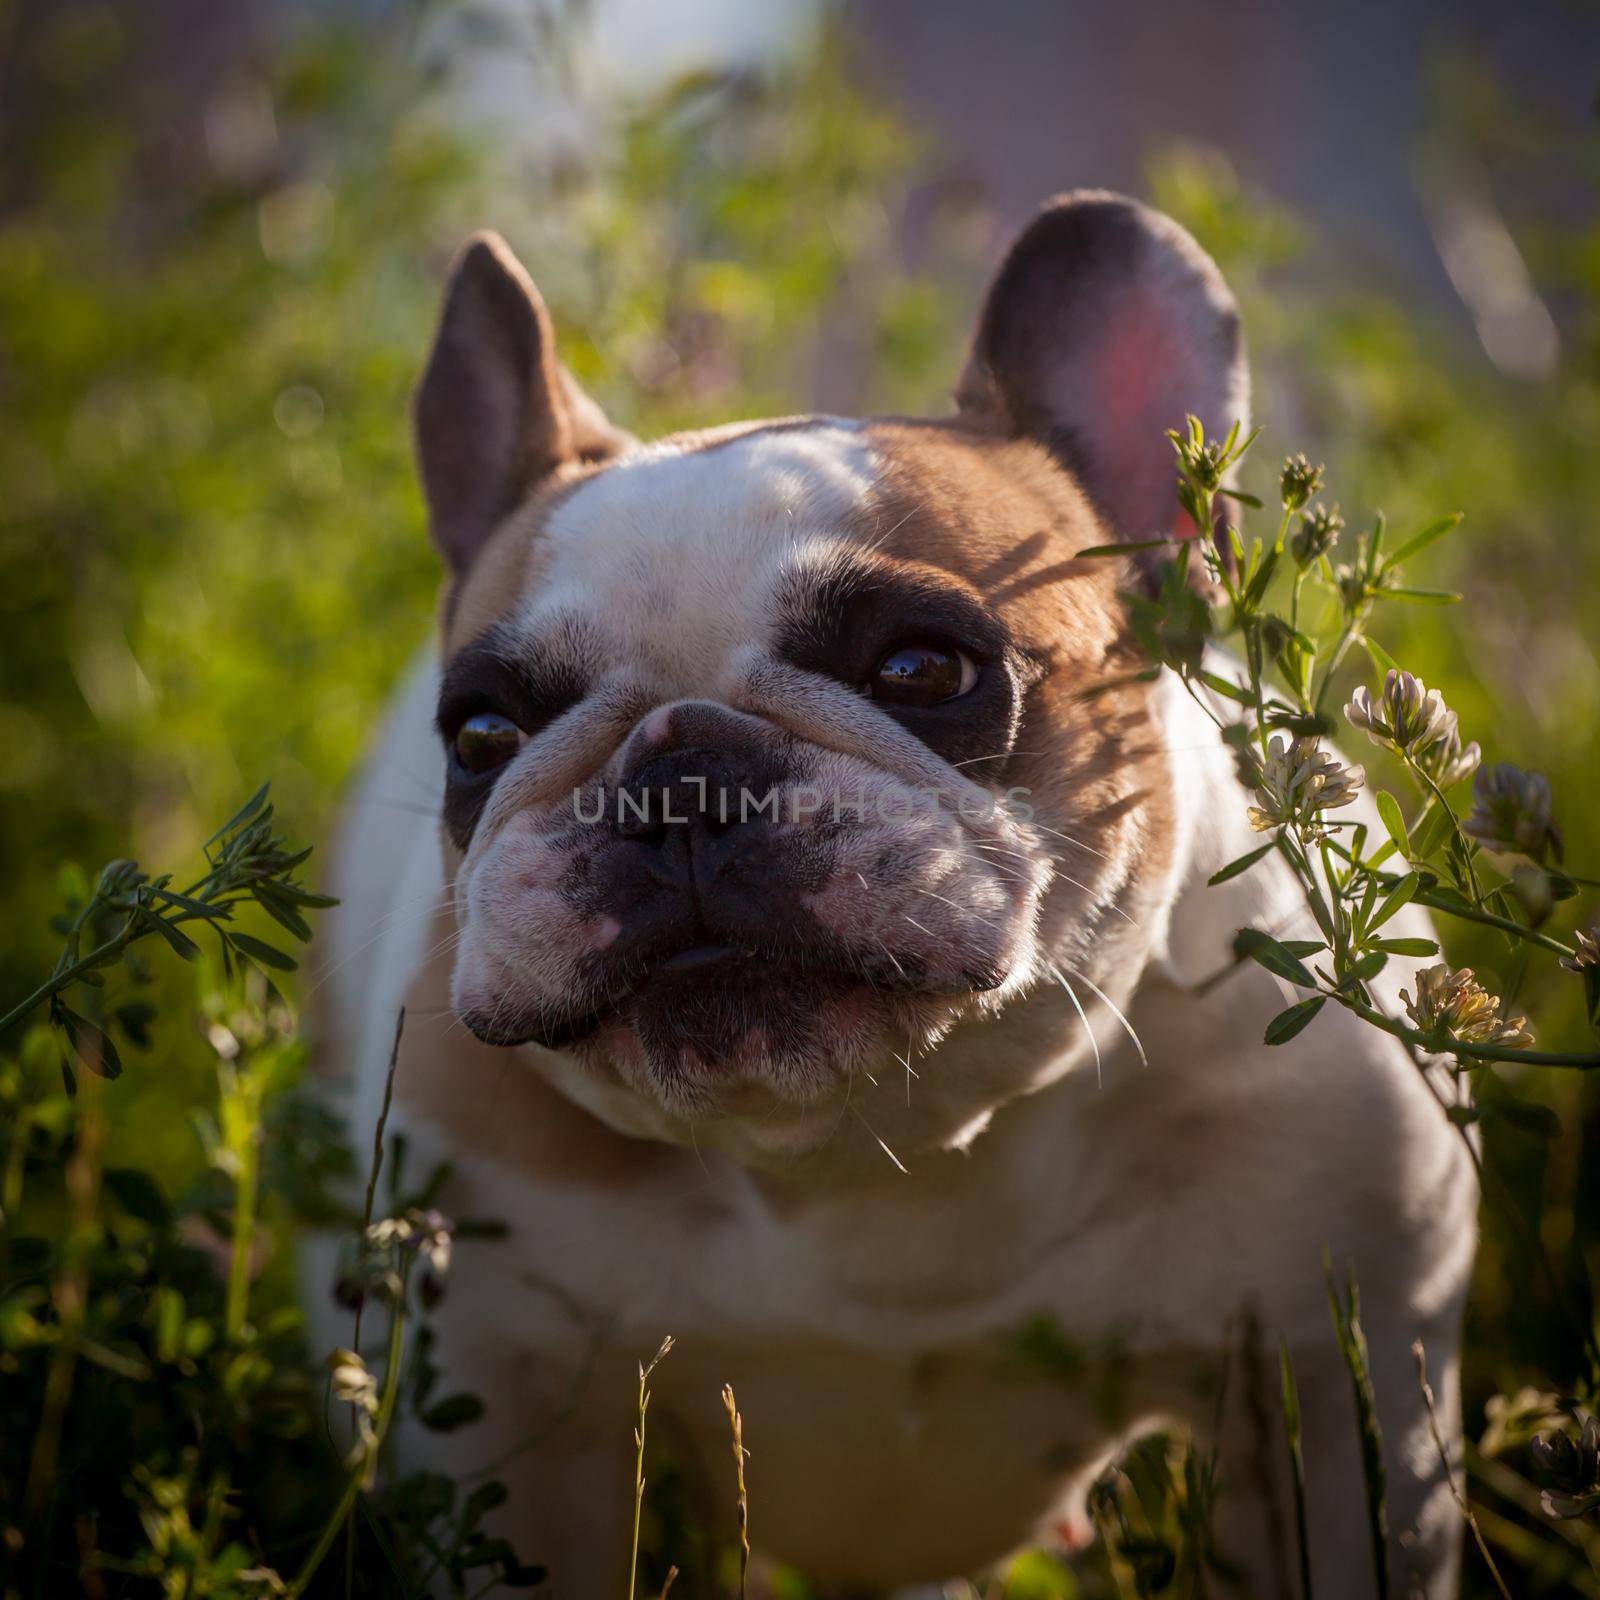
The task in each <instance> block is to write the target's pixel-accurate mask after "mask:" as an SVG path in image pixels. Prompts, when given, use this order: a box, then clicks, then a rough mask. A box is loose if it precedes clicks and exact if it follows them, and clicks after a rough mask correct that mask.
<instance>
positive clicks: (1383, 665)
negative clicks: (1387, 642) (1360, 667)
mask: <svg viewBox="0 0 1600 1600" xmlns="http://www.w3.org/2000/svg"><path fill="white" fill-rule="evenodd" d="M1361 642H1362V644H1363V645H1365V646H1366V650H1367V654H1368V655H1369V656H1371V657H1372V664H1373V666H1375V667H1376V668H1377V669H1378V671H1379V672H1383V673H1388V672H1398V671H1399V670H1400V663H1399V662H1398V661H1396V660H1395V658H1394V657H1393V656H1392V655H1390V654H1389V652H1388V651H1387V650H1385V649H1384V648H1383V646H1382V645H1381V644H1379V643H1378V641H1377V640H1376V639H1369V638H1368V637H1367V636H1366V635H1365V634H1362V636H1361Z"/></svg>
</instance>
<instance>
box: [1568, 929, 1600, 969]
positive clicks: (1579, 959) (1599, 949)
mask: <svg viewBox="0 0 1600 1600" xmlns="http://www.w3.org/2000/svg"><path fill="white" fill-rule="evenodd" d="M1572 937H1573V940H1574V941H1575V942H1576V944H1577V946H1578V948H1577V949H1576V950H1575V951H1573V953H1572V954H1571V955H1570V956H1562V958H1561V965H1562V966H1564V967H1565V968H1566V969H1567V971H1568V972H1588V971H1594V970H1600V926H1596V927H1595V928H1594V929H1593V930H1592V931H1590V932H1589V933H1585V932H1584V931H1583V930H1582V929H1581V928H1580V929H1579V930H1578V931H1577V932H1576V933H1575V934H1573V936H1572Z"/></svg>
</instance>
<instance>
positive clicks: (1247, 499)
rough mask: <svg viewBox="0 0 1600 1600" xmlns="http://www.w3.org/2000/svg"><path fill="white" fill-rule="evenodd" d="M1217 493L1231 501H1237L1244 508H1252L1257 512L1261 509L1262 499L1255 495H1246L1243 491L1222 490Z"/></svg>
mask: <svg viewBox="0 0 1600 1600" xmlns="http://www.w3.org/2000/svg"><path fill="white" fill-rule="evenodd" d="M1217 493H1218V494H1225V495H1226V496H1227V497H1228V498H1229V499H1230V500H1237V501H1238V502H1239V504H1240V505H1242V506H1250V507H1251V508H1252V509H1253V510H1256V511H1259V510H1260V509H1261V500H1260V497H1259V496H1257V495H1253V494H1246V493H1245V492H1244V490H1243V489H1227V488H1220V489H1218V490H1217Z"/></svg>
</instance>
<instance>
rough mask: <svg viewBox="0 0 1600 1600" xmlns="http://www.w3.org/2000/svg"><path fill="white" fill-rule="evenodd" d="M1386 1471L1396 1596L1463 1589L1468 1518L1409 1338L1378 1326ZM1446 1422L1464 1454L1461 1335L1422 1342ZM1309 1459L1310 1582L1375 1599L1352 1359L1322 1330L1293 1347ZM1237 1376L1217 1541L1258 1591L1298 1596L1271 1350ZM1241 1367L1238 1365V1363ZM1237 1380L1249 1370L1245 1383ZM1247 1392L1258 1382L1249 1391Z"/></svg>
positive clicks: (1377, 1381)
mask: <svg viewBox="0 0 1600 1600" xmlns="http://www.w3.org/2000/svg"><path fill="white" fill-rule="evenodd" d="M1369 1338H1370V1339H1371V1350H1370V1364H1371V1373H1372V1382H1373V1388H1374V1390H1375V1392H1376V1395H1377V1409H1378V1420H1379V1426H1380V1428H1381V1430H1382V1433H1383V1446H1384V1449H1383V1455H1384V1467H1385V1475H1386V1479H1387V1495H1386V1506H1387V1522H1388V1529H1389V1537H1388V1560H1389V1572H1390V1580H1391V1581H1390V1593H1391V1594H1395V1595H1406V1596H1426V1597H1428V1600H1443V1597H1444V1596H1447V1595H1454V1594H1455V1592H1456V1586H1457V1575H1458V1568H1459V1563H1460V1553H1461V1516H1460V1512H1459V1511H1458V1510H1457V1508H1456V1506H1455V1503H1454V1501H1453V1500H1452V1498H1451V1494H1450V1486H1449V1484H1448V1482H1447V1481H1446V1478H1445V1469H1444V1466H1443V1464H1442V1461H1441V1459H1440V1455H1439V1450H1438V1446H1437V1445H1436V1444H1435V1442H1434V1439H1433V1435H1432V1431H1431V1429H1430V1426H1429V1420H1428V1413H1427V1408H1426V1406H1425V1404H1424V1402H1423V1398H1422V1392H1421V1389H1420V1387H1419V1384H1418V1382H1417V1374H1416V1368H1415V1364H1414V1359H1413V1357H1412V1354H1411V1349H1410V1339H1409V1338H1405V1337H1398V1336H1391V1334H1390V1333H1389V1332H1388V1330H1384V1329H1382V1328H1381V1326H1375V1327H1373V1328H1371V1329H1369ZM1425 1342H1426V1346H1427V1349H1428V1352H1429V1380H1430V1382H1431V1384H1432V1386H1433V1389H1434V1391H1435V1406H1436V1409H1437V1414H1438V1422H1439V1427H1440V1431H1441V1433H1442V1434H1443V1437H1444V1439H1445V1442H1446V1444H1447V1445H1448V1447H1449V1449H1450V1451H1451V1459H1452V1460H1453V1461H1457V1462H1459V1459H1460V1419H1459V1410H1458V1408H1459V1401H1458V1392H1457V1374H1456V1351H1455V1340H1454V1337H1453V1335H1447V1334H1445V1333H1442V1332H1439V1331H1438V1330H1434V1333H1433V1336H1432V1337H1430V1338H1427V1339H1426V1341H1425ZM1289 1356H1290V1360H1291V1362H1292V1363H1293V1367H1294V1376H1295V1384H1296V1388H1297V1390H1298V1394H1299V1404H1300V1414H1301V1441H1302V1451H1303V1454H1304V1459H1305V1480H1306V1508H1307V1524H1308V1533H1309V1538H1308V1541H1307V1542H1308V1548H1309V1556H1310V1564H1311V1583H1312V1592H1313V1593H1314V1594H1315V1595H1317V1597H1318V1600H1324V1597H1326V1600H1367V1597H1368V1596H1370V1595H1372V1594H1374V1593H1375V1592H1376V1584H1375V1577H1374V1565H1373V1540H1372V1535H1371V1527H1370V1513H1369V1510H1368V1501H1367V1487H1366V1480H1365V1476H1364V1474H1363V1470H1362V1459H1361V1437H1360V1429H1359V1425H1358V1422H1357V1413H1356V1403H1355V1396H1354V1389H1353V1386H1352V1381H1351V1375H1350V1370H1349V1368H1348V1367H1347V1366H1346V1365H1345V1364H1344V1361H1343V1359H1342V1358H1341V1356H1340V1354H1339V1350H1338V1347H1337V1345H1336V1343H1335V1342H1334V1339H1333V1337H1332V1331H1331V1329H1330V1332H1329V1336H1328V1338H1327V1339H1325V1340H1324V1339H1318V1340H1315V1341H1311V1342H1307V1343H1305V1344H1302V1345H1298V1346H1291V1348H1290V1351H1289ZM1245 1365H1246V1371H1245V1372H1244V1373H1243V1374H1239V1375H1238V1376H1236V1378H1235V1380H1234V1381H1235V1382H1236V1383H1237V1384H1238V1389H1237V1391H1236V1393H1235V1395H1234V1397H1233V1398H1232V1399H1231V1400H1230V1403H1229V1405H1228V1408H1227V1418H1226V1421H1225V1423H1224V1427H1223V1437H1222V1440H1221V1444H1220V1448H1219V1451H1218V1473H1217V1480H1216V1481H1217V1491H1218V1499H1217V1505H1216V1517H1215V1521H1214V1524H1213V1534H1214V1541H1215V1543H1214V1548H1215V1551H1216V1554H1217V1556H1218V1558H1219V1560H1220V1562H1221V1563H1222V1565H1223V1566H1224V1567H1225V1568H1226V1569H1228V1570H1231V1571H1236V1572H1238V1574H1239V1575H1240V1577H1241V1578H1242V1579H1243V1581H1244V1583H1245V1585H1246V1586H1247V1589H1248V1592H1249V1593H1250V1594H1252V1595H1256V1596H1259V1597H1261V1600H1268V1597H1271V1600H1277V1597H1279V1596H1282V1597H1284V1600H1294V1597H1297V1596H1298V1595H1299V1594H1300V1589H1301V1585H1300V1579H1299V1575H1298V1573H1299V1547H1298V1539H1297V1536H1296V1532H1295V1513H1294V1501H1293V1487H1292V1483H1291V1479H1290V1473H1289V1457H1288V1443H1287V1436H1286V1433H1285V1430H1284V1425H1283V1413H1282V1410H1281V1405H1280V1401H1279V1382H1278V1363H1277V1359H1276V1351H1274V1350H1270V1349H1269V1350H1267V1351H1265V1352H1264V1357H1263V1359H1262V1360H1261V1361H1260V1362H1259V1363H1255V1364H1251V1363H1246V1364H1245ZM1235 1372H1236V1374H1238V1366H1237V1364H1236V1366H1235ZM1241 1379H1242V1381H1241ZM1247 1390H1250V1391H1251V1392H1246V1391H1247Z"/></svg>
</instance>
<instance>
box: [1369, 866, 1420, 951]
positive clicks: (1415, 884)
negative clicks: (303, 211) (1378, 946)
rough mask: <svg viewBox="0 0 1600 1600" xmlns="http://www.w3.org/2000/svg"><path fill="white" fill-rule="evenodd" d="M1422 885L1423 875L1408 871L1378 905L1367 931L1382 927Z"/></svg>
mask: <svg viewBox="0 0 1600 1600" xmlns="http://www.w3.org/2000/svg"><path fill="white" fill-rule="evenodd" d="M1374 881H1376V880H1374ZM1421 886H1422V875H1421V874H1420V873H1417V872H1408V873H1407V874H1406V875H1405V877H1403V878H1402V879H1401V880H1400V881H1399V883H1397V884H1396V885H1395V886H1394V888H1392V889H1391V890H1390V891H1389V893H1388V894H1387V895H1386V896H1384V901H1383V904H1382V905H1381V906H1379V907H1378V909H1377V911H1376V913H1375V914H1374V915H1373V918H1372V920H1371V921H1370V922H1369V923H1368V924H1367V931H1368V932H1369V933H1373V932H1376V931H1377V930H1378V929H1379V928H1381V927H1382V926H1383V925H1384V923H1386V922H1387V921H1388V920H1389V918H1390V917H1392V916H1393V915H1394V914H1395V913H1396V912H1397V911H1399V910H1400V908H1401V907H1402V906H1404V905H1406V904H1408V903H1409V901H1410V900H1411V898H1412V896H1413V895H1415V894H1416V892H1417V890H1418V889H1419V888H1421ZM1384 948H1385V949H1388V946H1387V945H1385V946H1384Z"/></svg>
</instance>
